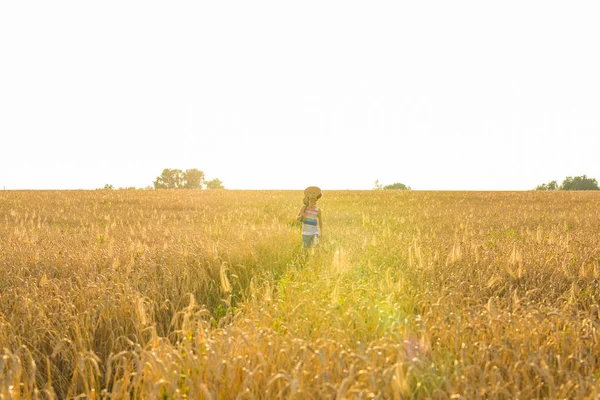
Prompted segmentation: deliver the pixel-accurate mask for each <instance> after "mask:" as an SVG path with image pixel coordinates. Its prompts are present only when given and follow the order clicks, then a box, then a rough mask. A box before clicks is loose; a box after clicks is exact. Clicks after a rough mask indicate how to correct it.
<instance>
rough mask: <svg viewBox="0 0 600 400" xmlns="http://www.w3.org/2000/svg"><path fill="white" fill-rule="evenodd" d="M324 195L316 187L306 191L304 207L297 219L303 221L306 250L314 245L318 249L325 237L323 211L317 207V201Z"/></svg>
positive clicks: (308, 188)
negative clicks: (323, 236)
mask: <svg viewBox="0 0 600 400" xmlns="http://www.w3.org/2000/svg"><path fill="white" fill-rule="evenodd" d="M322 195H323V194H322V193H321V189H319V188H318V187H316V186H310V187H307V188H306V189H304V201H303V202H304V205H303V206H302V207H300V211H298V215H296V219H297V220H299V221H302V242H303V243H304V248H305V249H309V248H310V247H312V246H313V245H314V246H315V247H318V246H319V238H320V236H321V237H322V235H323V217H322V213H321V209H320V208H319V207H317V200H319V199H320V198H321V196H322Z"/></svg>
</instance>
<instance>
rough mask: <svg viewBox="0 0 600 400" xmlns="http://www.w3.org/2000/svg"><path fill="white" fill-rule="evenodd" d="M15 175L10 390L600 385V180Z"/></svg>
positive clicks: (3, 316) (244, 391) (592, 393)
mask: <svg viewBox="0 0 600 400" xmlns="http://www.w3.org/2000/svg"><path fill="white" fill-rule="evenodd" d="M299 199H301V193H300V192H293V191H249V192H242V191H125V190H123V191H93V192H88V191H73V192H59V191H56V192H0V347H1V348H2V351H3V355H2V357H1V359H0V397H3V398H33V397H39V398H53V397H56V398H64V397H75V396H78V395H81V396H84V397H88V398H104V397H110V398H279V397H284V398H288V397H291V398H422V397H432V398H462V397H464V398H535V397H550V398H558V397H561V398H564V397H567V398H585V397H597V396H599V395H600V373H599V371H600V368H599V367H600V337H599V333H598V331H599V328H600V314H599V305H600V292H599V289H598V282H599V277H600V240H599V239H600V234H599V232H600V229H599V228H600V218H599V217H600V215H599V211H598V210H600V207H599V206H600V196H598V194H596V193H579V192H577V193H575V192H560V193H540V192H512V193H511V192H388V191H385V192H371V191H364V192H358V191H357V192H353V191H343V192H342V191H340V192H326V193H325V195H324V197H323V199H322V200H321V201H320V205H321V207H322V208H323V210H324V220H325V221H324V222H325V235H324V240H323V241H322V245H321V248H320V249H319V251H318V252H314V253H313V254H310V255H308V256H306V255H304V254H303V252H302V249H301V241H300V237H299V236H300V232H299V228H298V227H297V226H296V225H295V223H294V222H293V217H294V215H295V212H296V210H297V208H298V203H299Z"/></svg>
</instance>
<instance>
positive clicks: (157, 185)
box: [102, 168, 225, 190]
mask: <svg viewBox="0 0 600 400" xmlns="http://www.w3.org/2000/svg"><path fill="white" fill-rule="evenodd" d="M102 189H105V190H112V189H114V186H113V185H110V184H106V185H104V187H103V188H102ZM119 189H136V188H135V187H126V188H119ZM144 189H147V190H151V189H225V187H224V186H223V182H221V180H220V179H218V178H215V179H211V180H210V181H207V180H206V179H205V177H204V172H202V171H200V170H199V169H196V168H192V169H187V170H185V171H183V170H181V169H171V168H165V169H164V170H163V172H162V174H160V175H159V176H157V177H156V179H155V180H154V185H153V186H146V187H145V188H144Z"/></svg>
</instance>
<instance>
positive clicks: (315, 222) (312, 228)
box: [302, 207, 319, 235]
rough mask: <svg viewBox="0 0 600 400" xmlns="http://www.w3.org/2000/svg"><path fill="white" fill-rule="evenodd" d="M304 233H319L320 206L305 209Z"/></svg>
mask: <svg viewBox="0 0 600 400" xmlns="http://www.w3.org/2000/svg"><path fill="white" fill-rule="evenodd" d="M302 234H303V235H318V234H319V207H315V208H308V207H306V209H305V210H304V214H303V215H302Z"/></svg>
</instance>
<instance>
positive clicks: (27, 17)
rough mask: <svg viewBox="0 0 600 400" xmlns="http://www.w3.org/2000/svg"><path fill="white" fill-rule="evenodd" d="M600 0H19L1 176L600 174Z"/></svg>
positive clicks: (500, 179)
mask: <svg viewBox="0 0 600 400" xmlns="http://www.w3.org/2000/svg"><path fill="white" fill-rule="evenodd" d="M598 21H600V2H598V1H573V2H568V1H560V2H559V1H526V0H519V1H494V2H491V1H481V0H478V1H447V0H445V1H410V2H408V1H361V2H356V1H326V0H320V1H302V2H289V1H281V0H278V1H269V2H265V1H255V0H253V1H193V2H183V1H178V2H166V1H165V2H154V1H144V2H130V1H124V0H119V1H102V2H88V1H81V0H77V1H52V2H49V1H38V2H33V1H3V2H1V3H0V136H1V140H0V188H1V187H6V189H77V188H84V189H94V188H98V187H102V186H104V184H106V183H110V184H113V185H114V186H115V187H120V186H137V187H144V186H147V185H151V184H152V182H153V180H154V178H155V177H156V176H157V175H159V174H160V173H161V171H162V170H163V169H164V168H180V169H187V168H198V169H200V170H202V171H204V172H205V174H206V177H207V178H208V179H212V178H219V179H221V180H222V181H223V182H224V184H225V186H226V187H227V188H231V189H302V188H304V187H305V186H308V185H319V186H321V187H322V188H323V189H324V190H328V189H370V188H372V187H373V184H374V181H375V180H376V179H378V180H379V181H380V182H381V183H383V184H390V183H394V182H402V183H405V184H407V185H409V186H411V187H412V188H413V189H427V190H428V189H449V190H513V189H514V190H521V189H532V188H534V187H535V186H536V185H538V184H540V183H545V182H548V181H550V180H558V181H559V183H560V182H561V181H562V180H563V179H564V178H565V177H566V176H576V175H583V174H587V175H588V176H591V177H595V178H597V179H600V162H599V161H598V149H599V147H600V23H599V22H598Z"/></svg>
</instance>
